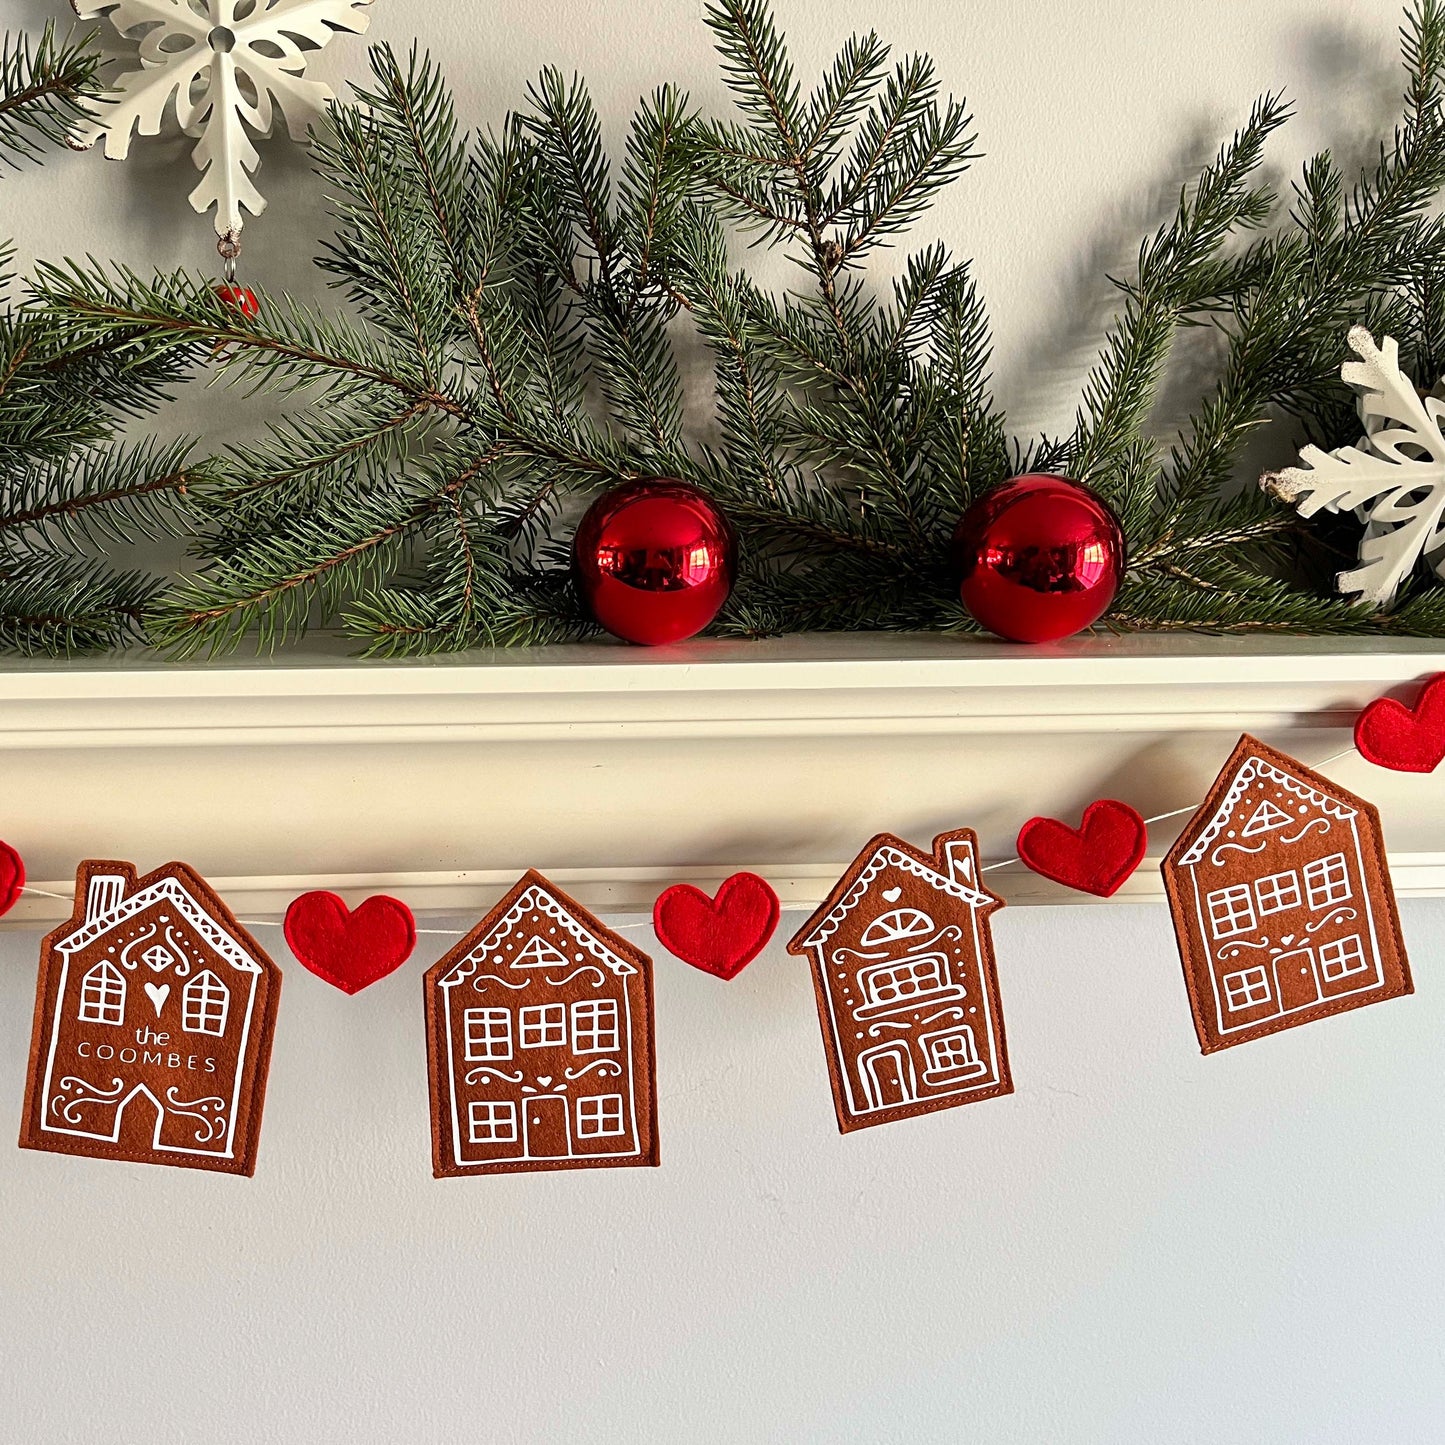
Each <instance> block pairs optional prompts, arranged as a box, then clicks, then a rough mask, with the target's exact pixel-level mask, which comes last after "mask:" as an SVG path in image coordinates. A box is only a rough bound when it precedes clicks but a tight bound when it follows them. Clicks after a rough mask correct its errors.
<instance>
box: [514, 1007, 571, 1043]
mask: <svg viewBox="0 0 1445 1445" xmlns="http://www.w3.org/2000/svg"><path fill="white" fill-rule="evenodd" d="M566 1042H567V1005H566V1004H564V1003H539V1004H532V1005H530V1006H529V1007H527V1008H524V1009H523V1010H522V1047H523V1048H524V1049H541V1048H546V1047H547V1046H549V1045H556V1044H565V1043H566Z"/></svg>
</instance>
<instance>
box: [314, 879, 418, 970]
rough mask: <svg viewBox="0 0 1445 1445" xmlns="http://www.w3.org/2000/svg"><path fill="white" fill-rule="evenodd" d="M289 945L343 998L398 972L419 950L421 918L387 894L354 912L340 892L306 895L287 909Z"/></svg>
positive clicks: (373, 899) (321, 892)
mask: <svg viewBox="0 0 1445 1445" xmlns="http://www.w3.org/2000/svg"><path fill="white" fill-rule="evenodd" d="M286 943H287V945H288V946H289V947H290V949H291V952H292V953H293V954H295V955H296V961H297V962H298V963H299V964H301V965H302V966H303V967H304V968H308V969H310V970H311V972H312V973H314V974H315V975H316V977H317V978H321V979H325V980H326V982H327V983H329V984H332V985H334V986H335V987H336V988H339V989H340V990H341V991H342V992H343V993H360V992H361V990H362V989H364V988H366V987H368V986H369V985H370V984H373V983H375V982H376V981H377V979H380V978H385V977H386V976H387V974H389V973H394V972H395V971H396V970H397V969H398V968H400V967H401V966H402V964H404V963H405V962H406V961H407V959H408V958H410V957H411V951H412V949H414V948H415V947H416V919H415V918H413V917H412V912H411V909H410V908H408V907H407V906H406V904H405V903H401V902H399V901H398V900H397V899H395V898H388V897H386V895H385V894H380V893H379V894H377V895H375V896H374V897H372V898H368V899H367V900H366V901H365V902H364V903H362V904H360V905H359V906H358V907H357V908H356V909H354V910H353V909H350V908H348V907H347V906H346V904H345V902H344V901H343V900H342V899H340V898H338V897H337V896H336V894H334V893H327V892H325V891H324V890H317V891H316V892H314V893H303V894H302V895H301V897H300V898H298V899H296V900H295V902H293V903H292V904H291V906H290V907H289V908H288V909H287V910H286Z"/></svg>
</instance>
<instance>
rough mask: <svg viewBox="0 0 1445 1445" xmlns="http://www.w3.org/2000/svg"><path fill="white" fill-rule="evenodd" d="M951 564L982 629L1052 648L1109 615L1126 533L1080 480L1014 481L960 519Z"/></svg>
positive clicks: (965, 602)
mask: <svg viewBox="0 0 1445 1445" xmlns="http://www.w3.org/2000/svg"><path fill="white" fill-rule="evenodd" d="M953 561H954V565H955V567H956V569H957V571H958V576H959V588H958V591H959V596H960V597H961V598H962V599H963V605H964V606H965V607H966V608H968V610H969V612H970V613H972V615H973V617H974V618H975V619H976V620H977V621H978V622H979V623H980V624H981V625H982V626H984V627H986V628H988V630H989V631H990V632H996V633H997V634H998V635H999V636H1000V637H1006V638H1008V639H1009V640H1010V641H1011V642H1054V641H1057V639H1059V638H1061V637H1072V636H1073V634H1074V633H1076V632H1081V631H1083V629H1084V628H1086V627H1088V626H1089V625H1090V624H1091V623H1094V622H1097V621H1098V620H1099V618H1101V617H1102V616H1103V615H1104V614H1105V613H1106V612H1107V611H1108V610H1109V606H1110V604H1111V603H1112V602H1113V600H1114V594H1115V593H1116V592H1117V591H1118V590H1119V582H1120V579H1121V578H1122V577H1123V575H1124V532H1123V529H1122V528H1121V527H1120V526H1119V519H1118V518H1117V517H1116V516H1115V515H1114V513H1113V512H1112V511H1111V510H1110V508H1109V507H1108V505H1107V504H1106V503H1105V502H1104V501H1103V499H1102V498H1101V497H1099V496H1098V494H1097V493H1095V492H1092V491H1090V490H1089V488H1088V487H1086V486H1084V485H1083V484H1082V483H1081V482H1074V481H1070V480H1069V478H1068V477H1052V476H1044V475H1035V476H1027V477H1014V478H1013V479H1012V480H1011V481H1007V482H1003V483H1001V484H1000V485H999V486H997V487H994V488H993V489H992V490H990V491H988V492H985V493H984V495H983V496H981V497H980V498H979V499H978V501H976V502H975V503H974V504H973V505H972V506H971V507H970V508H969V509H968V510H967V511H966V512H965V513H964V514H963V517H962V518H961V519H960V521H959V524H958V527H957V530H955V532H954V534H953Z"/></svg>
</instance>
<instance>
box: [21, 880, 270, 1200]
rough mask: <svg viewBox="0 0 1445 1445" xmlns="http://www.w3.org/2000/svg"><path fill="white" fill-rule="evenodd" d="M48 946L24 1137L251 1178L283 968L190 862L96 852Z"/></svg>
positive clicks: (61, 1147) (34, 1142)
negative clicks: (141, 867)
mask: <svg viewBox="0 0 1445 1445" xmlns="http://www.w3.org/2000/svg"><path fill="white" fill-rule="evenodd" d="M75 899H76V901H75V910H74V913H73V915H72V917H71V919H70V921H69V922H68V923H66V924H65V925H64V926H63V927H61V928H59V929H57V930H55V931H54V932H53V933H51V934H50V935H48V936H47V937H46V939H45V940H44V942H43V943H42V945H41V961H40V975H39V980H38V982H37V987H36V1003H35V1024H34V1031H33V1035H32V1043H31V1054H30V1072H29V1078H28V1082H27V1087H26V1096H25V1115H24V1122H23V1124H22V1128H21V1135H20V1144H21V1146H22V1147H23V1148H27V1149H46V1150H51V1151H54V1152H58V1153H65V1154H85V1155H91V1156H94V1157H99V1158H110V1159H127V1160H132V1161H135V1162H138V1163H145V1164H171V1165H180V1166H183V1167H186V1168H194V1169H211V1170H216V1171H220V1172H225V1173H232V1174H247V1175H249V1174H251V1173H253V1172H254V1169H255V1160H256V1145H257V1141H258V1138H259V1135H260V1129H261V1111H262V1105H263V1103H264V1100H265V1093H266V1076H267V1070H268V1068H269V1065H270V1057H271V1040H272V1034H273V1032H274V1028H275V1021H276V1009H277V1005H278V1003H279V1001H280V991H281V971H280V970H279V969H278V968H277V967H276V965H275V964H274V963H272V962H271V960H270V959H269V958H268V957H267V956H266V954H265V952H264V951H263V950H262V949H261V947H260V945H259V944H257V943H256V941H255V939H253V938H252V937H251V935H250V934H249V933H248V932H247V931H246V930H245V929H244V928H243V927H242V926H241V925H240V924H239V923H237V922H236V920H235V918H234V917H233V916H232V915H231V912H230V910H229V909H227V907H226V906H225V904H224V903H222V902H221V900H220V899H219V898H218V897H217V896H216V895H215V894H214V893H213V892H212V891H211V889H210V888H209V887H208V886H207V885H206V883H205V881H204V880H203V879H202V878H201V877H200V876H199V875H198V874H196V873H195V872H193V871H192V870H191V869H190V868H188V867H187V866H186V865H185V864H183V863H171V864H168V865H167V866H166V867H164V868H160V869H157V870H156V871H155V872H153V873H149V874H147V875H146V876H145V877H144V878H140V879H137V877H136V870H135V868H134V867H133V866H132V865H131V864H129V863H115V862H101V861H90V862H86V863H83V864H81V866H80V869H79V870H78V872H77V875H76V892H75Z"/></svg>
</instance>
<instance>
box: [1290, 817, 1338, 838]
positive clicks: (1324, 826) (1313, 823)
mask: <svg viewBox="0 0 1445 1445" xmlns="http://www.w3.org/2000/svg"><path fill="white" fill-rule="evenodd" d="M1316 828H1318V829H1319V830H1320V832H1321V833H1328V832H1329V831H1330V824H1329V820H1328V819H1327V818H1311V819H1310V820H1309V822H1308V823H1306V824H1305V825H1304V827H1303V828H1301V829H1300V830H1299V832H1298V833H1285V834H1283V835H1282V836H1281V837H1280V840H1279V841H1280V843H1281V844H1289V843H1298V842H1299V840H1300V839H1301V838H1306V837H1308V836H1309V835H1310V834H1311V833H1312V832H1314V830H1315V829H1316Z"/></svg>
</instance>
